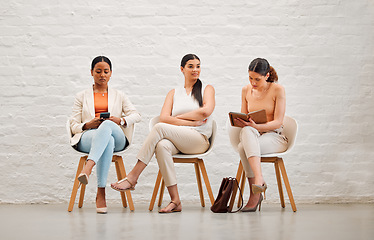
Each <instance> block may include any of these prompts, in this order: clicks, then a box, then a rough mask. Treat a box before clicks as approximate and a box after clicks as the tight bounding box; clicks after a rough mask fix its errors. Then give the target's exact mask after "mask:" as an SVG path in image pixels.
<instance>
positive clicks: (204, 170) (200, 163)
mask: <svg viewBox="0 0 374 240" xmlns="http://www.w3.org/2000/svg"><path fill="white" fill-rule="evenodd" d="M197 163H198V164H199V167H200V170H201V174H202V175H203V179H204V182H205V187H206V190H207V192H208V195H209V199H210V203H211V204H212V205H213V204H214V196H213V191H212V187H211V186H210V182H209V178H208V173H207V172H206V168H205V164H204V161H203V160H202V159H199V160H198V162H197Z"/></svg>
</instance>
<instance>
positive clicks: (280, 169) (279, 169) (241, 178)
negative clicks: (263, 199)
mask: <svg viewBox="0 0 374 240" xmlns="http://www.w3.org/2000/svg"><path fill="white" fill-rule="evenodd" d="M261 162H263V163H273V164H274V168H275V175H276V178H277V183H278V191H279V197H280V201H281V206H282V208H285V207H286V205H285V202H284V195H283V187H282V178H281V177H283V181H284V185H285V187H286V190H287V194H288V198H289V200H290V204H291V207H292V210H293V211H294V212H296V211H297V208H296V204H295V200H294V198H293V194H292V190H291V185H290V182H289V180H288V176H287V172H286V168H285V166H284V162H283V159H282V158H279V157H269V158H261ZM281 173H282V175H281ZM236 179H238V182H239V186H240V189H241V190H242V193H244V187H245V182H246V177H245V174H244V170H243V165H242V163H241V162H239V167H238V171H237V173H236ZM236 192H237V187H236V186H235V187H234V190H233V195H232V196H233V197H232V198H231V201H230V205H229V206H230V211H231V210H232V208H233V206H234V202H235V197H236ZM241 200H242V199H241V198H239V199H238V207H240V205H241Z"/></svg>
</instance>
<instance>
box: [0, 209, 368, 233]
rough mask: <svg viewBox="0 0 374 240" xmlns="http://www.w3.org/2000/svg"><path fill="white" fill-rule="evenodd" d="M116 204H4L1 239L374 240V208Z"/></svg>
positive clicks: (0, 214)
mask: <svg viewBox="0 0 374 240" xmlns="http://www.w3.org/2000/svg"><path fill="white" fill-rule="evenodd" d="M135 207H136V209H135V211H134V212H131V211H130V210H129V209H125V208H121V207H120V205H119V204H111V205H110V208H109V211H110V212H109V213H108V214H106V215H99V214H96V212H95V208H94V206H93V205H85V206H83V208H81V209H79V208H78V207H77V206H76V205H75V206H74V210H73V212H70V213H69V212H67V204H59V205H53V204H46V205H8V204H3V205H0V228H1V230H0V239H1V240H8V239H51V240H55V239H287V240H288V239H317V240H321V239H329V240H330V239H331V240H334V239H337V240H344V239H354V240H359V239H374V204H311V205H301V204H299V205H298V206H297V207H298V211H297V212H296V213H294V212H292V211H291V209H290V205H287V206H286V208H285V209H281V207H280V206H279V205H278V204H266V203H264V204H263V207H262V209H261V212H255V213H235V214H228V213H227V214H218V213H212V212H211V211H210V210H209V207H206V208H202V207H200V206H199V205H198V204H192V203H191V204H185V205H184V206H183V212H182V213H173V214H166V215H165V214H164V215H163V214H159V213H157V208H156V209H155V210H154V211H152V212H150V211H148V209H147V205H146V204H143V205H142V204H136V205H135Z"/></svg>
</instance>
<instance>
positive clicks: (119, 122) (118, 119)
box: [109, 116, 121, 125]
mask: <svg viewBox="0 0 374 240" xmlns="http://www.w3.org/2000/svg"><path fill="white" fill-rule="evenodd" d="M109 120H110V121H112V122H115V123H116V124H117V125H120V124H121V119H120V118H118V117H114V116H110V117H109Z"/></svg>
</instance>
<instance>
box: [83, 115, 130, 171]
mask: <svg viewBox="0 0 374 240" xmlns="http://www.w3.org/2000/svg"><path fill="white" fill-rule="evenodd" d="M113 139H114V144H112V146H111V148H112V149H111V150H110V149H109V148H108V144H111V143H110V142H111V141H113ZM125 145H126V137H125V135H124V133H123V131H122V130H121V128H120V127H119V126H118V125H117V124H115V123H114V122H112V121H110V120H107V121H104V122H103V123H102V124H101V125H100V126H99V128H98V129H92V130H88V131H86V132H85V133H83V135H82V137H81V140H80V141H79V143H78V150H79V151H82V152H86V153H89V155H88V158H87V159H88V160H87V163H86V165H85V166H84V168H83V170H82V173H85V174H87V176H89V175H90V174H91V171H92V168H93V167H94V166H95V164H97V163H98V161H99V160H103V159H102V155H103V154H104V152H105V156H109V155H108V154H109V152H108V151H112V154H111V155H113V151H114V150H116V151H119V150H121V149H123V148H124V147H125ZM111 159H112V156H110V160H108V161H109V164H110V162H111ZM104 160H105V162H107V158H106V157H105V158H104ZM108 169H109V168H108Z"/></svg>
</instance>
